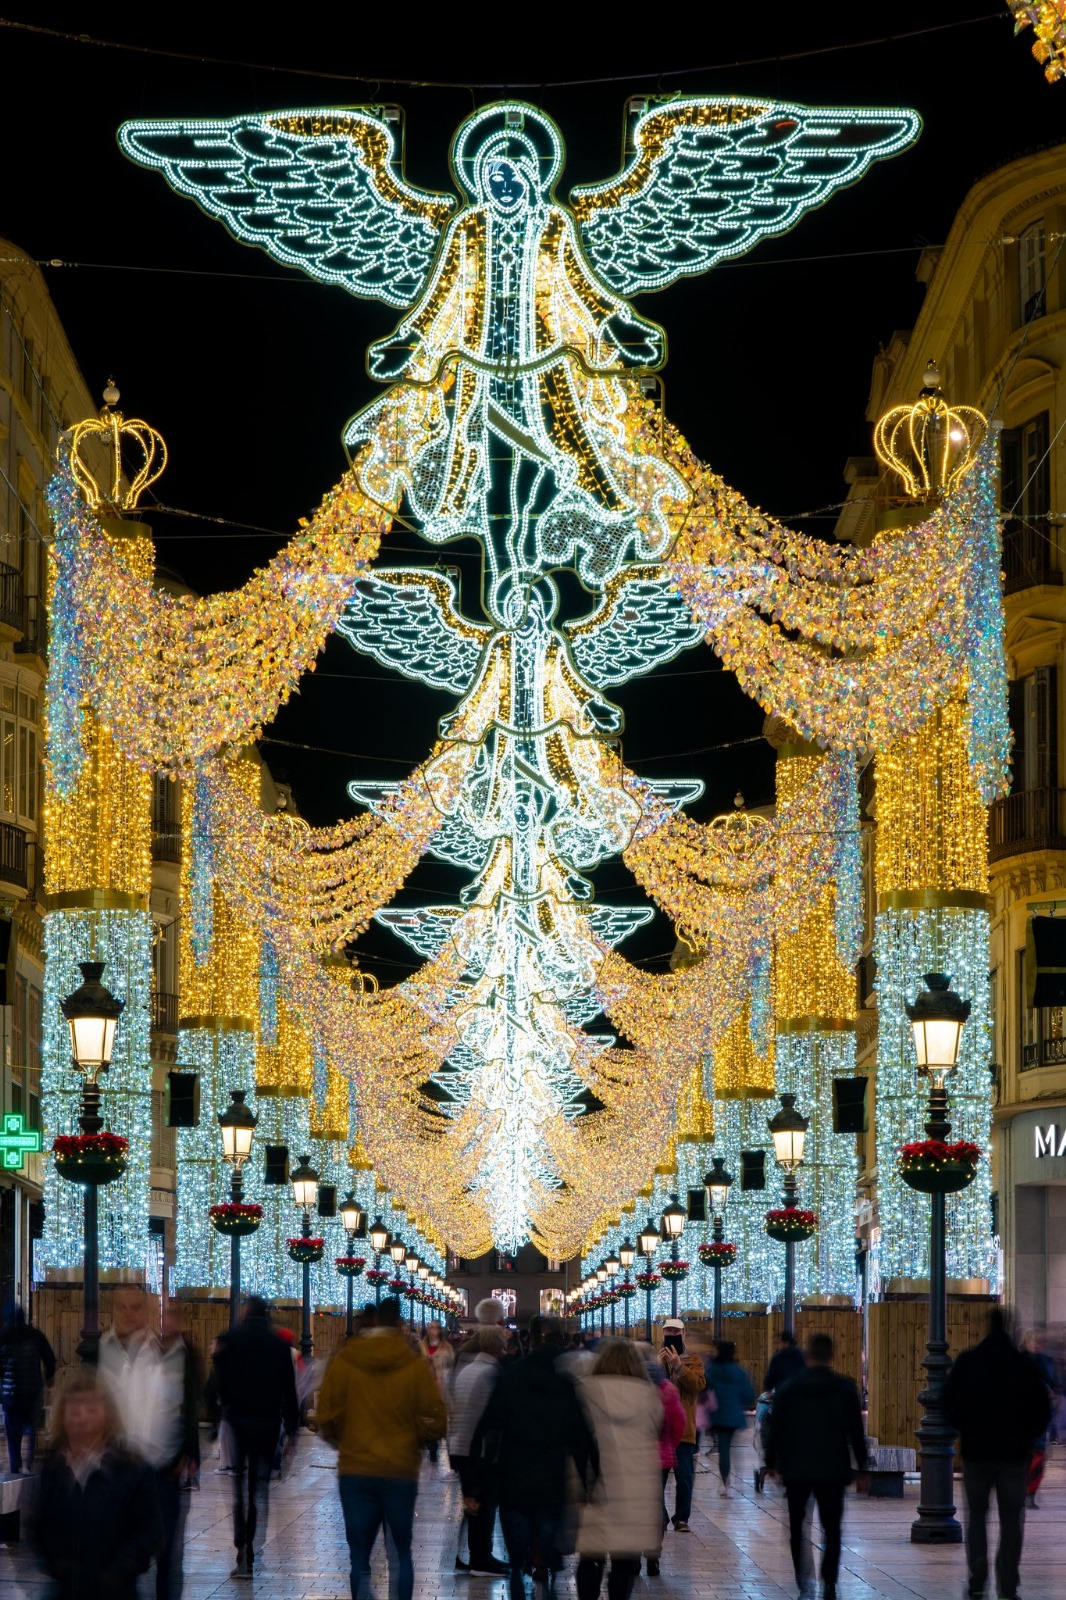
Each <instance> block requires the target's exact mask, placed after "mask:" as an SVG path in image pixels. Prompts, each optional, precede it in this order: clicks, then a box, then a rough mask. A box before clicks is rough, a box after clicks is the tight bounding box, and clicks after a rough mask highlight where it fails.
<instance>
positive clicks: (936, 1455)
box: [905, 972, 970, 1544]
mask: <svg viewBox="0 0 1066 1600" xmlns="http://www.w3.org/2000/svg"><path fill="white" fill-rule="evenodd" d="M925 984H926V987H925V988H924V989H922V990H921V991H920V992H919V994H918V997H917V999H916V1000H915V1002H914V1004H913V1005H908V1006H906V1007H905V1009H906V1012H907V1016H908V1018H909V1019H910V1023H911V1027H912V1029H913V1032H914V1047H915V1052H916V1054H917V1057H918V1074H919V1076H920V1077H924V1078H928V1080H929V1120H928V1122H927V1123H926V1125H925V1131H926V1133H927V1134H928V1135H929V1137H930V1139H943V1140H946V1139H947V1136H948V1134H949V1133H950V1132H951V1123H950V1122H949V1121H948V1092H947V1088H946V1082H947V1079H948V1077H949V1075H950V1074H951V1073H952V1072H953V1071H954V1070H955V1064H956V1062H957V1061H958V1059H959V1045H960V1043H961V1041H962V1029H963V1024H964V1023H965V1021H966V1019H967V1017H968V1016H969V1015H970V1002H969V1001H968V1000H963V999H962V997H961V996H960V995H957V994H956V993H955V991H954V989H952V987H951V979H950V978H948V977H946V976H945V975H944V973H942V972H930V973H927V974H926V977H925ZM944 1199H945V1195H944V1190H942V1189H941V1190H935V1191H934V1192H933V1193H932V1194H931V1195H930V1223H929V1339H928V1342H927V1344H926V1347H925V1360H924V1361H923V1362H922V1366H923V1367H924V1369H925V1374H926V1385H925V1388H924V1389H923V1390H922V1391H921V1393H920V1394H919V1396H918V1399H919V1401H920V1402H921V1406H922V1420H921V1422H920V1423H919V1424H918V1429H917V1433H918V1442H919V1444H920V1446H921V1452H920V1454H921V1491H920V1493H919V1496H918V1516H917V1518H916V1520H915V1521H914V1522H912V1523H911V1543H912V1544H958V1543H959V1542H960V1540H961V1539H962V1529H961V1527H960V1526H959V1522H958V1519H957V1517H956V1516H955V1503H954V1493H953V1486H952V1471H953V1466H954V1454H955V1450H954V1441H955V1430H954V1428H952V1427H951V1425H950V1424H949V1422H948V1420H947V1417H946V1416H945V1415H944V1383H945V1380H946V1379H947V1375H948V1372H949V1371H950V1368H951V1358H950V1356H949V1355H948V1293H947V1263H946V1259H945V1251H946V1239H945V1234H944Z"/></svg>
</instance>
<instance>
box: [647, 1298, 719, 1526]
mask: <svg viewBox="0 0 1066 1600" xmlns="http://www.w3.org/2000/svg"><path fill="white" fill-rule="evenodd" d="M659 1361H660V1363H661V1365H662V1368H663V1371H664V1373H665V1374H666V1376H667V1377H668V1378H669V1379H670V1382H671V1383H672V1384H674V1385H675V1386H676V1388H677V1391H678V1393H679V1395H680V1396H681V1404H682V1406H683V1407H684V1411H685V1431H684V1433H683V1434H682V1435H681V1438H680V1439H679V1440H678V1444H677V1453H676V1459H675V1462H674V1517H673V1522H674V1532H675V1533H688V1531H689V1526H688V1519H689V1517H690V1516H691V1515H692V1486H693V1484H694V1483H695V1481H696V1451H697V1449H698V1448H699V1425H698V1423H697V1421H696V1408H697V1406H698V1404H699V1397H700V1395H701V1394H702V1393H703V1391H704V1389H706V1387H707V1374H706V1372H705V1371H704V1369H703V1361H702V1360H701V1358H700V1357H699V1356H698V1355H696V1354H695V1353H694V1352H693V1353H691V1354H690V1353H689V1352H688V1351H686V1349H685V1324H684V1323H683V1322H682V1320H681V1318H680V1317H667V1319H666V1321H665V1322H664V1323H663V1342H662V1348H661V1350H660V1351H659Z"/></svg>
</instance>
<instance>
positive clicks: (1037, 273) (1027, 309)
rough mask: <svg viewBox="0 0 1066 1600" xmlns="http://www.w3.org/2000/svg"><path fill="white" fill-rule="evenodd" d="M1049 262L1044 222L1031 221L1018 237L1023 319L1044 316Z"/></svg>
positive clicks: (1019, 291)
mask: <svg viewBox="0 0 1066 1600" xmlns="http://www.w3.org/2000/svg"><path fill="white" fill-rule="evenodd" d="M1046 273H1047V263H1046V258H1045V255H1044V223H1043V220H1041V221H1040V222H1033V223H1030V225H1029V227H1028V228H1026V229H1025V231H1024V233H1022V234H1021V235H1020V237H1019V239H1018V300H1019V310H1020V312H1021V321H1022V322H1030V321H1032V320H1033V319H1034V318H1035V317H1042V316H1043V315H1044V311H1045V288H1046V285H1047V277H1046Z"/></svg>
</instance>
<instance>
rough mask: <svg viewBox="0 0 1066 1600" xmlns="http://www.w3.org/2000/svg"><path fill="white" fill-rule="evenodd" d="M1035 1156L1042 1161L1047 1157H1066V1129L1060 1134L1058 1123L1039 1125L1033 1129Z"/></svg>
mask: <svg viewBox="0 0 1066 1600" xmlns="http://www.w3.org/2000/svg"><path fill="white" fill-rule="evenodd" d="M1033 1154H1034V1155H1035V1156H1036V1159H1037V1160H1038V1161H1040V1160H1041V1159H1043V1158H1044V1157H1045V1156H1055V1157H1058V1156H1066V1128H1063V1129H1062V1132H1061V1133H1060V1132H1059V1126H1058V1123H1057V1122H1049V1123H1046V1124H1045V1126H1044V1127H1041V1126H1040V1125H1039V1123H1038V1124H1037V1125H1036V1127H1035V1128H1034V1129H1033Z"/></svg>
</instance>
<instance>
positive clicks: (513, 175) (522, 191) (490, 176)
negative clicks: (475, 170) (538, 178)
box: [484, 159, 527, 213]
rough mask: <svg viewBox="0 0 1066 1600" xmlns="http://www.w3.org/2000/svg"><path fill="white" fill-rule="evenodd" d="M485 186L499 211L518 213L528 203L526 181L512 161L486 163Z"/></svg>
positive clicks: (490, 161)
mask: <svg viewBox="0 0 1066 1600" xmlns="http://www.w3.org/2000/svg"><path fill="white" fill-rule="evenodd" d="M484 186H485V191H486V193H487V194H488V197H489V200H490V201H491V202H492V205H493V208H494V209H495V210H497V211H503V212H507V213H510V212H513V211H518V210H520V209H521V208H522V206H523V205H524V204H525V202H526V198H527V196H526V185H525V180H524V179H523V177H522V174H521V173H520V172H519V171H518V168H517V167H516V166H515V165H514V163H513V162H511V161H498V160H494V159H490V160H488V161H486V163H485V180H484Z"/></svg>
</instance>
